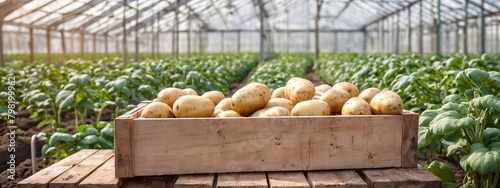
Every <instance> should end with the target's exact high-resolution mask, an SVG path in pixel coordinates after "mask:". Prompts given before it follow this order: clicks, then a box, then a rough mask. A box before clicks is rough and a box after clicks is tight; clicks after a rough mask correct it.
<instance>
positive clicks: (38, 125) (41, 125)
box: [36, 119, 50, 129]
mask: <svg viewBox="0 0 500 188" xmlns="http://www.w3.org/2000/svg"><path fill="white" fill-rule="evenodd" d="M49 121H50V120H49V119H44V120H42V121H40V122H38V124H37V125H36V128H37V129H41V128H43V127H45V126H46V125H47V124H48V123H49Z"/></svg>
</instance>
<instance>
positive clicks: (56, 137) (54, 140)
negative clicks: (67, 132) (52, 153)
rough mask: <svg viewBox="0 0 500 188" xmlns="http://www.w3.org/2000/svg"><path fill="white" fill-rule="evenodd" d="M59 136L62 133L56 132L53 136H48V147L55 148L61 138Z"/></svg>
mask: <svg viewBox="0 0 500 188" xmlns="http://www.w3.org/2000/svg"><path fill="white" fill-rule="evenodd" d="M61 134H62V133H58V132H55V133H54V134H52V136H50V139H49V145H50V146H55V144H56V143H57V142H59V139H60V137H61Z"/></svg>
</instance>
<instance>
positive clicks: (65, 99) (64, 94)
mask: <svg viewBox="0 0 500 188" xmlns="http://www.w3.org/2000/svg"><path fill="white" fill-rule="evenodd" d="M73 97H74V92H73V91H68V90H62V91H59V93H57V96H56V104H58V105H59V108H66V107H68V106H70V105H71V104H73V103H74V99H73Z"/></svg>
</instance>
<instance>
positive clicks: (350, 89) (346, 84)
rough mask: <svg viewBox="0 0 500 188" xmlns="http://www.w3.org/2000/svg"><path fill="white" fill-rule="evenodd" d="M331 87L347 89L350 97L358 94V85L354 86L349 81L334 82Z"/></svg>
mask: <svg viewBox="0 0 500 188" xmlns="http://www.w3.org/2000/svg"><path fill="white" fill-rule="evenodd" d="M332 88H339V89H343V90H345V91H347V93H349V95H351V97H357V96H359V90H358V87H356V86H355V85H354V84H351V83H349V82H339V83H336V84H335V85H333V86H332Z"/></svg>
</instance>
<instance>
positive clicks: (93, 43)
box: [92, 33, 97, 58]
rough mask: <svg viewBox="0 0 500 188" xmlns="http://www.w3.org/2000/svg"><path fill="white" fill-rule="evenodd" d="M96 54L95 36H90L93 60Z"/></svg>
mask: <svg viewBox="0 0 500 188" xmlns="http://www.w3.org/2000/svg"><path fill="white" fill-rule="evenodd" d="M96 54H97V39H96V34H95V33H94V34H92V55H93V56H94V58H96Z"/></svg>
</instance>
